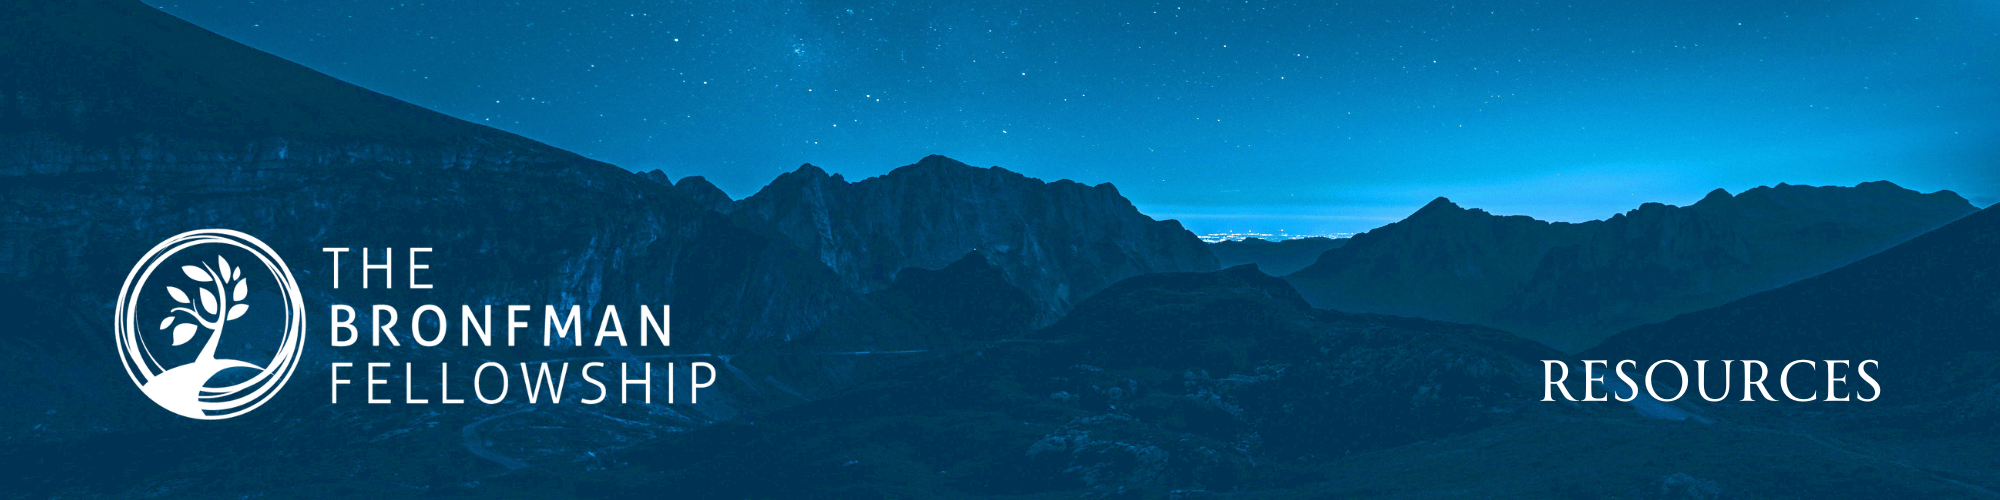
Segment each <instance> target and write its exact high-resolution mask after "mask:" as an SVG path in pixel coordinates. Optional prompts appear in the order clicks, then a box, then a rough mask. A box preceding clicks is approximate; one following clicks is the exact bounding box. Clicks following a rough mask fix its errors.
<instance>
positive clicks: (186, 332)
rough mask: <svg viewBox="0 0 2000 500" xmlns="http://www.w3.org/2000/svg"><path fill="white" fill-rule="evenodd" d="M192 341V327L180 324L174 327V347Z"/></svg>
mask: <svg viewBox="0 0 2000 500" xmlns="http://www.w3.org/2000/svg"><path fill="white" fill-rule="evenodd" d="M192 339H194V325H190V324H187V323H181V326H176V327H174V345H181V344H186V343H187V341H188V340H192Z"/></svg>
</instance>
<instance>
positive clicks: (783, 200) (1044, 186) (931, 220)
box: [733, 156, 1216, 324]
mask: <svg viewBox="0 0 2000 500" xmlns="http://www.w3.org/2000/svg"><path fill="white" fill-rule="evenodd" d="M734 210H735V211H734V212H733V215H734V216H736V217H737V218H738V219H739V220H744V221H746V222H745V225H747V226H753V227H765V228H769V230H770V231H772V232H773V233H775V234H778V235H781V236H782V237H783V238H784V239H786V240H788V241H791V242H792V243H794V244H795V245H797V246H799V247H800V248H803V249H805V250H806V251H808V252H811V253H814V254H816V255H817V256H818V257H819V260H820V262H823V263H825V264H826V265H827V266H829V267H832V268H833V269H835V270H836V271H838V272H839V273H840V274H841V276H844V277H846V279H847V280H848V282H849V283H851V284H853V285H855V286H856V287H858V288H860V289H862V290H871V291H872V290H878V289H881V288H882V287H885V286H888V284H889V283H890V282H891V281H892V280H893V279H894V278H895V276H896V273H897V272H899V271H901V270H903V269H905V268H912V267H915V268H923V269H938V268H942V267H944V266H945V265H947V264H950V263H952V262H953V261H956V260H958V259H959V258H961V257H963V256H965V254H966V253H967V252H974V251H976V252H980V253H983V254H985V255H986V256H987V258H988V259H989V260H990V261H992V262H993V264H994V265H995V266H996V267H998V268H999V269H1000V270H1001V272H1002V273H1003V274H1004V275H1005V276H1006V277H1007V280H1008V282H1010V283H1012V284H1014V285H1015V286H1017V287H1019V288H1021V289H1022V290H1024V291H1026V292H1028V294H1029V296H1031V297H1032V298H1033V299H1034V300H1035V303H1036V304H1037V307H1038V308H1039V310H1040V312H1039V313H1038V314H1037V318H1038V321H1037V322H1038V324H1046V323H1048V322H1051V321H1054V320H1055V319H1056V318H1058V317H1061V315H1062V313H1064V312H1067V311H1068V310H1069V308H1070V307H1071V306H1072V305H1074V304H1075V303H1076V301H1078V300H1081V299H1083V298H1084V297H1088V296H1089V295H1090V294H1092V293H1095V292H1097V291H1098V290H1102V289H1103V288H1104V287H1106V286H1109V285H1110V284H1111V283H1114V282H1116V281H1118V280H1120V279H1124V278H1127V277H1131V276H1137V275H1140V274H1146V273H1156V272H1172V271H1208V270H1214V269H1215V268H1216V264H1215V257H1214V256H1213V255H1210V254H1209V252H1208V250H1207V249H1206V248H1203V246H1202V243H1201V241H1200V240H1199V239H1197V238H1195V236H1194V234H1192V233H1189V232H1188V231H1187V230H1186V229H1182V228H1181V226H1180V223H1178V222H1175V221H1171V220H1169V221H1155V220H1153V219H1151V218H1148V217H1146V216H1145V215H1144V214H1140V213H1139V211H1138V210H1137V209H1135V208H1133V207H1132V203H1131V202H1130V201H1127V200H1126V199H1125V198H1124V197H1123V196H1120V195H1119V194H1118V189H1117V188H1114V187H1112V186H1111V185H1110V184H1099V185H1097V186H1085V185H1083V184H1078V183H1075V182H1070V181H1067V180H1058V181H1054V182H1043V181H1041V180H1037V179H1033V178H1029V177H1027V176H1023V175H1021V174H1017V173H1014V172H1010V171H1007V170H1005V169H1001V168H999V167H992V168H975V167H971V166H968V165H965V164H963V163H959V162H957V161H953V160H951V159H949V158H945V157H942V156H930V157H926V158H924V159H923V161H919V162H917V163H916V164H914V165H909V166H905V167H901V168H897V169H896V170H894V171H891V172H889V173H888V174H886V175H882V176H880V177H872V178H868V179H864V180H861V181H858V182H848V181H847V180H846V179H844V178H842V177H841V176H840V175H827V173H826V172H825V171H823V170H820V169H819V168H818V167H814V166H811V165H806V166H803V167H800V168H799V169H798V170H797V171H794V172H791V173H788V174H785V175H782V176H779V177H778V179H777V180H774V181H772V182H771V184H770V185H768V186H765V187H764V189H763V190H761V191H758V192H757V194H755V195H752V196H750V197H748V198H744V199H742V200H740V201H737V202H736V204H735V206H734Z"/></svg>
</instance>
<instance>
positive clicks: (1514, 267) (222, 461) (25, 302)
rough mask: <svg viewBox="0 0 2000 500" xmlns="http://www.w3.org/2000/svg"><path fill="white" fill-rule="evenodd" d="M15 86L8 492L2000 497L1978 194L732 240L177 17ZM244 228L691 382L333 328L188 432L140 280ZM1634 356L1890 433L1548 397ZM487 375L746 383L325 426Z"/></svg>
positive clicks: (694, 181)
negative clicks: (132, 376)
mask: <svg viewBox="0 0 2000 500" xmlns="http://www.w3.org/2000/svg"><path fill="white" fill-rule="evenodd" d="M0 53H4V54H7V57H5V58H0V318H7V320H8V321H9V323H8V325H9V328H8V329H6V330H4V331H5V333H4V334H0V365H5V366H7V367H8V369H7V371H6V375H4V377H5V380H6V382H7V384H6V387H7V388H8V389H9V390H10V392H11V395H10V397H9V398H7V399H6V400H5V401H4V402H0V428H5V429H7V430H6V431H4V434H0V456H7V457H15V458H16V460H15V462H18V463H17V464H15V465H14V466H11V467H6V468H0V483H4V484H6V485H7V488H5V489H4V491H5V492H6V493H7V495H6V496H21V497H39V498H50V497H63V498H71V497H107V496H112V497H129V496H145V497H178V498H220V497H230V498H235V497H241V496H245V494H246V493H248V494H262V495H264V496H269V497H324V496H364V497H413V496H425V497H433V498H452V497H474V498H495V497H520V498H550V497H563V498H568V497H652V496H659V495H663V494H668V495H670V494H683V495H688V496H696V497H722V498H745V497H749V498H785V497H839V498H874V497H898V498H938V497H945V498H959V497H993V496H1013V497H1021V498H1075V497H1079V496H1087V497H1091V498H1180V499H1200V498H1325V497H1341V498H1346V497H1465V496H1478V497H1485V498H1537V499H1539V498H1613V497H1615V498H1744V497H1808V498H1822V497H1922V498H1935V497H1956V496H1982V497H1983V496H1991V493H1992V492H1991V491H1990V490H1989V488H1990V487H1994V486H2000V459H1993V458H1991V455H1992V454H1991V450H1992V449H1994V448H1995V447H1996V446H2000V433H1995V432H1994V430H1996V429H2000V424H1996V422H2000V389H1996V387H2000V386H1996V383H2000V355H1996V354H1995V352H1996V350H2000V345H1996V342H2000V341H1996V340H1995V339H1996V338H2000V337H1996V334H2000V331H1996V330H1995V326H1994V325H1996V324H2000V323H1996V320H2000V284H1996V283H2000V282H1996V280H2000V267H1996V266H2000V258H1996V255H2000V212H1996V211H1995V210H1994V209H1987V210H1984V211H1977V213H1974V212H1975V211H1976V210H1975V209H1974V208H1973V207H1971V206H1970V205H1969V204H1968V203H1966V202H1965V201H1964V200H1963V199H1960V198H1958V197H1957V196H1956V195H1954V194H1952V193H1949V192H1940V193H1932V194H1919V193H1915V192H1912V191H1909V190H1905V189H1902V188H1899V187H1896V186H1894V185H1891V184H1888V183H1886V182H1879V183H1866V184H1862V185H1860V186H1856V187H1852V188H1813V187H1803V186H1790V185H1779V186H1777V187H1771V188H1757V189H1752V190H1749V191H1746V192H1744V193H1741V194H1737V195H1734V196H1732V195H1729V194H1728V193H1726V192H1721V191H1718V192H1716V193H1713V194H1711V195H1710V196H1709V197H1708V198H1705V199H1703V200H1702V201H1701V202H1699V203H1696V204H1694V205H1691V206H1688V207H1673V206H1666V205H1660V204H1648V205H1645V206H1642V207H1640V208H1639V209H1637V210H1634V211H1631V212H1628V213H1625V214H1620V215H1617V216H1614V217H1612V218H1610V219H1608V220H1604V221H1593V222H1587V223H1581V224H1564V223H1547V222H1542V221H1536V220H1533V219H1529V218H1526V217H1498V216H1493V215H1491V214H1487V213H1486V212H1483V211H1479V210H1468V209H1464V208H1460V207H1458V206H1456V205H1454V204H1452V203H1450V202H1449V201H1447V200H1443V199H1439V200H1438V201H1436V202H1433V203H1432V204H1431V205H1429V206H1427V207H1425V208H1424V209H1423V210H1420V211H1418V212H1417V213H1416V214H1414V215H1412V216H1411V217H1409V218H1408V219H1406V220H1404V221H1401V222H1398V223H1395V224H1391V225H1389V226H1385V227H1383V228H1380V229H1377V230H1374V231H1370V232H1368V233H1365V234H1362V235H1359V236H1356V237H1355V238H1353V239H1348V240H1329V241H1313V240H1305V241H1302V242H1297V243H1294V242H1281V243H1255V242H1246V243H1241V244H1234V245H1220V244H1218V245H1214V246H1204V245H1203V244H1202V243H1201V242H1200V241H1199V240H1197V239H1196V238H1195V237H1194V235H1192V234H1189V233H1188V232H1187V231H1185V230H1183V229H1182V228H1181V227H1180V226H1179V224H1178V223H1176V222H1173V221H1156V220H1153V219H1151V218H1149V217H1146V216H1145V215H1143V214H1141V213H1139V212H1138V211H1137V210H1136V209H1134V208H1133V206H1132V204H1131V203H1130V202H1129V201H1128V200H1126V199H1125V198H1123V197H1122V196H1121V195H1119V194H1118V191H1117V190H1116V189H1115V188H1113V187H1111V186H1110V185H1108V184H1103V185H1097V186H1086V185H1083V184H1078V183H1075V182H1070V181H1062V180H1058V181H1053V182H1044V181H1041V180H1037V179H1032V178H1028V177H1025V176H1022V175H1020V174H1016V173H1013V172H1009V171H1006V170H1004V169H1000V168H997V167H995V168H976V167H971V166H968V165H964V164H961V163H959V162H956V161H953V160H950V159H948V158H944V157H941V156H931V157H926V158H924V159H922V160H920V161H918V162H917V163H916V164H913V165H909V166H905V167H902V168H898V169H896V170H894V171H892V172H890V173H888V174H885V175H883V176H879V177H874V178H869V179H864V180H860V181H854V182H849V181H847V180H846V179H844V178H842V177H841V176H838V175H829V174H827V173H826V172H823V171H821V170H820V169H818V168H816V167H812V166H810V165H808V166H805V167H801V168H800V169H798V170H797V171H794V172H791V173H788V174H784V175H782V176H779V177H778V178H777V179H775V180H774V181H773V182H772V183H771V185H769V186H767V187H766V188H765V189H763V190H762V191H760V192H758V193H757V194H755V195H752V196H750V197H747V198H745V199H741V200H732V199H730V198H729V197H728V196H727V195H726V194H724V193H723V192H722V191H721V190H719V189H716V188H715V186H713V185H711V184H709V183H708V182H707V181H705V180H704V179H702V178H700V177H684V178H681V179H679V180H678V181H675V180H672V179H671V178H670V177H669V176H668V175H667V173H666V172H662V171H657V170H656V171H651V172H646V173H641V174H634V173H631V172H628V171H625V170H623V169H620V168H618V167H615V166H611V165H607V164H603V163H599V162H595V161H591V160H588V159H585V158H582V157H580V156H577V155H575V154H571V153H569V152H566V151H562V150H560V149H557V148H554V147H550V146H547V145H543V144H540V143H536V142H534V141H531V140H528V139H525V138H522V137H519V136H515V135H512V134H508V133H505V132H501V131H498V130H494V129H491V128H487V127H483V126H479V125H476V124H471V123H467V122H464V121H461V120H456V119H453V118H450V117H447V116H444V115H440V114H437V113H433V112H431V111H428V110H424V109H422V108H420V107H417V106H413V105H410V104H407V103H403V102H401V101H397V100H395V99H392V98H389V97H386V96H382V95H379V94H375V93H373V92H369V91H367V90H365V89H361V88H359V87H355V86H352V85H348V84H346V83H343V82H339V81H338V80H335V79H332V78H330V77H327V76H325V75H322V74H319V73H317V72H314V71H312V70H309V69H307V68H304V67H301V66H298V65H296V64H292V63H290V62H286V61H284V60H281V59H278V58H276V57H273V56H270V55H268V54H264V53H262V52H258V51H256V50H253V49H250V48H247V47H244V46H241V45H239V44H236V43H234V42H230V41H228V40H226V39H224V38H222V37H220V36H216V35H214V34H212V33H209V32H206V31H204V30H201V29H200V28H197V27H195V26H193V25H190V24H188V23H185V22H182V21H180V20H178V19H175V18H173V17H171V16H168V15H165V14H163V13H161V12H159V11H157V10H155V9H152V8H150V7H147V6H145V5H143V4H140V3H137V2H133V1H123V0H78V1H62V2H16V3H9V4H0ZM1967 214H1971V215H1967ZM209 227H224V228H233V229H238V230H242V231H244V232H247V233H250V234H252V235H256V236H258V237H259V238H261V239H263V240H264V241H265V242H267V243H270V244H271V245H272V246H273V247H274V248H275V249H276V250H277V252H278V253H279V254H281V255H283V256H285V257H286V258H288V259H290V260H289V261H288V263H289V264H290V265H291V267H292V269H293V270H294V273H295V274H296V275H297V277H298V278H299V280H300V282H301V284H302V285H303V286H302V287H301V288H302V289H304V290H303V291H304V292H305V293H306V301H307V302H308V304H309V306H308V307H309V310H314V309H317V310H320V311H323V309H319V308H323V307H325V306H326V305H328V304H334V303H346V304H354V305H357V306H365V305H367V304H375V303H388V304H420V303H437V304H514V303H526V304H544V303H553V304H567V303H575V304H583V305H587V306H588V305H603V304H619V305H642V304H663V303H665V304H672V305H673V306H674V312H675V314H674V316H673V317H674V320H673V321H674V329H675V337H674V338H675V347H674V348H673V349H671V350H660V351H640V350H638V349H637V348H630V349H625V348H614V347H609V346H607V347H602V348H600V347H594V346H581V345H567V344H558V345H556V346H553V347H550V348H542V347H539V346H534V347H529V346H522V347H496V348H483V347H452V346H451V345H449V344H447V345H445V346H441V347H426V348H413V347H408V346H405V347H400V348H390V347H381V348H373V347H347V348H329V347H325V344H324V343H323V340H322V339H326V338H327V337H328V336H329V335H330V333H329V331H328V329H327V324H326V322H324V321H309V322H308V323H307V327H308V332H307V339H309V342H311V347H310V348H308V349H307V354H306V357H305V359H304V360H303V361H302V366H303V368H301V369H300V372H299V374H298V377H299V378H298V381H295V382H294V383H293V384H292V385H290V386H288V387H287V388H286V389H285V393H284V394H283V395H281V396H280V397H279V398H277V399H274V400H273V402H272V404H270V405H267V406H265V407H263V408H260V409H259V410H258V411H256V412H253V413H250V414H246V415H244V416H241V417H238V418H234V419H230V420H227V421H222V422H196V421H192V420H188V419H184V418H181V417H177V416H173V415H171V414H168V413H167V412H165V411H161V410H159V409H158V408H154V407H153V405H152V404H151V403H150V402H149V401H147V400H146V399H145V398H144V397H142V396H141V395H140V393H139V391H138V390H137V389H135V388H133V387H132V385H131V383H130V382H129V381H127V380H126V378H125V377H121V376H119V375H121V373H119V372H118V370H117V369H116V368H111V367H113V366H115V365H117V364H118V362H117V360H116V359H114V356H115V354H114V352H113V349H111V346H110V345H109V344H110V339H111V334H110V322H111V317H112V308H113V302H115V300H116V290H117V289H118V285H119V284H120V283H121V281H122V280H123V279H124V276H125V273H126V272H127V270H129V269H130V267H131V266H132V264H133V262H135V260H136V259H137V258H138V257H139V254H141V253H143V252H144V251H145V250H146V249H147V248H151V247H152V246H153V245H154V244H155V243H157V242H159V241H161V240H162V239H165V238H167V237H169V236H172V235H175V234H178V233H181V232H183V231H187V230H190V229H197V228H209ZM328 245H340V246H353V247H362V246H366V247H370V248H376V249H380V248H383V247H393V248H398V249H402V248H407V247H411V246H428V247H432V248H435V252H436V253H435V254H434V259H433V260H432V263H433V267H432V268H431V269H430V270H429V271H428V272H429V274H428V276H429V279H430V281H432V282H434V283H436V284H437V288H436V289H434V290H427V291H413V290H408V289H402V288H397V289H361V288H356V287H353V286H351V285H346V284H343V287H342V288H341V289H339V290H333V289H330V288H329V287H325V286H322V285H318V284H322V283H328V282H329V281H330V280H329V274H330V273H331V271H332V269H331V265H330V261H329V260H328V259H327V258H325V256H324V255H323V254H322V253H321V252H320V248H322V247H324V246H328ZM1885 249H1886V250H1885ZM1309 255H1317V257H1316V258H1313V259H1311V264H1310V265H1306V264H1305V261H1306V260H1307V259H1306V258H1305V256H1309ZM1871 255H1872V256H1871ZM1238 262H1242V263H1244V265H1236V266H1232V267H1228V268H1225V269H1221V270H1217V269H1218V265H1219V263H1231V264H1234V263H1238ZM1293 266H1302V267H1303V268H1302V269H1300V270H1298V271H1297V272H1294V273H1291V274H1289V275H1288V276H1286V277H1284V278H1282V279H1280V278H1274V277H1271V276H1269V275H1268V274H1267V273H1269V272H1271V271H1272V270H1274V269H1276V270H1284V269H1288V268H1291V267H1293ZM1260 268H1261V269H1263V270H1261V271H1260ZM1815 275H1816V276H1815ZM350 276H351V275H350ZM1315 306H1318V307H1315ZM1390 314H1395V315H1390ZM1406 316H1410V317H1406ZM1417 317H1423V318H1430V319H1419V318H1417ZM596 319H597V318H596V317H595V316H592V317H590V318H588V319H585V320H584V321H585V322H586V324H591V323H594V321H595V320H596ZM1440 320H1454V321H1459V323H1453V322H1446V321H1440ZM630 321H631V319H629V318H628V319H627V323H626V326H627V327H628V328H630V327H631V326H632V323H631V322H630ZM1465 323H1472V324H1465ZM1480 325H1485V326H1480ZM1503 330H1504V331H1503ZM1510 332H1512V333H1518V334H1521V335H1519V336H1517V335H1514V334H1511V333H1510ZM1616 332H1623V333H1616ZM1613 333H1616V335H1615V336H1613ZM1606 336H1610V339H1609V340H1606V341H1604V342H1603V343H1602V344H1601V345H1597V344H1598V340H1599V339H1603V338H1604V337H1606ZM528 344H535V343H533V342H529V343H528ZM1591 345H1597V347H1595V348H1593V349H1591V350H1589V351H1586V352H1585V353H1584V354H1583V355H1584V356H1593V357H1611V358H1614V359H1616V358H1633V359H1656V358H1675V359H1688V358H1694V359H1744V358H1754V357H1763V358H1767V360H1772V361H1775V360H1789V359H1801V358H1804V359H1862V358H1865V359H1878V360H1880V361H1881V362H1882V370H1881V371H1880V372H1879V378H1880V379H1882V380H1883V383H1884V387H1885V389H1884V392H1885V394H1886V395H1885V396H1884V397H1883V401H1882V402H1881V404H1878V405H1870V406H1841V407H1815V406H1804V405H1802V404H1793V403H1783V404H1777V405H1761V406H1758V405H1748V404H1742V405H1738V404H1719V405H1708V404H1692V403H1691V404H1687V405H1685V406H1684V409H1685V410H1686V411H1689V412H1695V413H1698V414H1700V415H1701V416H1702V417H1701V418H1688V419H1662V418H1658V417H1659V416H1658V415H1655V414H1648V413H1644V412H1640V411H1635V409H1634V408H1635V407H1634V406H1631V405H1625V404H1620V403H1603V404H1585V403H1568V402H1541V401H1540V400H1539V398H1538V396H1539V394H1540V391H1541V389H1542V387H1543V386H1542V385H1541V377H1542V371H1541V369H1542V367H1541V364H1540V362H1541V361H1542V360H1550V359H1574V358H1575V356H1571V355H1565V354H1563V352H1565V351H1574V350H1577V349H1581V348H1584V347H1588V346H1591ZM1550 346H1554V348H1551V347H1550ZM227 348H229V349H244V350H253V349H256V347H254V346H249V345H245V346H241V347H237V346H228V347H227ZM1558 349H1562V350H1558ZM641 356H653V357H650V358H642V357H641ZM668 356H672V357H668ZM478 360H497V361H502V362H508V363H511V362H516V361H530V362H532V361H539V360H558V361H561V360H572V361H575V360H626V361H641V360H643V362H652V363H655V364H656V365H657V364H663V363H666V362H682V363H685V362H687V361H695V360H701V361H709V362H713V363H715V364H716V366H717V367H718V368H719V369H720V372H721V376H722V377H724V380H722V381H720V382H718V383H717V386H718V388H717V389H716V390H714V391H712V392H711V391H705V392H703V394H702V398H701V403H700V404H698V405H695V404H674V405H638V404H633V405H610V404H607V405H599V406H590V405H581V404H570V403H565V404H560V405H514V404H507V405H496V406H487V405H480V404H468V405H463V406H450V407H447V406H442V405H428V406H425V405H363V404H351V405H350V404H342V405H330V404H324V402H325V401H327V400H328V399H329V396H330V394H329V391H331V388H330V387H329V386H328V384H325V381H326V380H327V379H326V378H325V377H326V373H325V372H324V371H322V370H324V367H326V366H327V365H328V364H329V363H332V362H336V361H350V362H359V363H365V362H406V361H407V362H420V363H423V364H420V365H416V366H418V368H419V369H424V368H427V367H429V366H435V365H431V364H430V363H438V362H446V361H448V362H451V363H453V364H454V365H457V364H460V363H467V362H474V361H478ZM682 366H683V367H685V365H682ZM683 373H685V372H683ZM401 375H402V374H401V373H397V374H396V375H394V376H391V377H389V381H388V385H389V386H390V387H404V386H405V385H404V384H405V383H412V385H413V386H414V388H415V390H416V391H418V392H422V391H427V390H433V388H432V387H430V384H432V383H433V382H432V381H431V380H432V379H429V378H428V377H429V374H422V375H420V376H412V377H411V379H412V380H410V381H406V380H398V379H400V378H402V377H401ZM420 377H421V378H420ZM314 381H318V382H314ZM450 381H451V384H452V385H453V387H454V388H463V387H468V386H469V385H470V384H471V383H472V381H471V380H469V375H463V374H461V375H455V376H452V378H451V379H450ZM569 382H570V383H569V385H568V386H566V387H567V389H566V390H568V391H575V392H572V393H571V394H577V393H589V392H590V391H591V389H589V388H587V387H584V386H583V383H582V382H581V381H580V380H578V379H576V378H571V379H570V381H569ZM454 390H457V389H454ZM347 394H349V395H350V397H351V395H352V394H353V393H347ZM516 394H518V393H516ZM684 395H685V394H684V393H683V396H684ZM572 397H574V396H572ZM516 398H517V399H518V396H516ZM346 400H347V399H346V398H343V401H346ZM495 457H499V458H495Z"/></svg>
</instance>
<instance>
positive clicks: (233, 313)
mask: <svg viewBox="0 0 2000 500" xmlns="http://www.w3.org/2000/svg"><path fill="white" fill-rule="evenodd" d="M249 310H250V304H237V305H233V306H229V319H236V318H241V317H243V313H244V312H246V311H249Z"/></svg>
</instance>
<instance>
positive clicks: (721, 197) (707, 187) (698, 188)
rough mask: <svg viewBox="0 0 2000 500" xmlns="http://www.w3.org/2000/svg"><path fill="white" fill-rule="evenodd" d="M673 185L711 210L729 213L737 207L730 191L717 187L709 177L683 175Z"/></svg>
mask: <svg viewBox="0 0 2000 500" xmlns="http://www.w3.org/2000/svg"><path fill="white" fill-rule="evenodd" d="M654 172H658V170H655V171H654ZM673 186H674V189H677V190H680V192H681V193H682V194H686V195H688V198H692V199H694V201H695V203H699V204H701V205H702V206H704V207H707V208H708V209H709V210H714V211H717V212H722V213H729V212H730V211H731V210H734V209H735V208H736V201H735V200H731V199H729V193H724V192H722V188H718V187H715V184H710V183H709V182H708V179H705V178H702V177H701V176H699V175H695V176H688V177H682V178H681V180H680V182H677V183H674V184H673Z"/></svg>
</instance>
